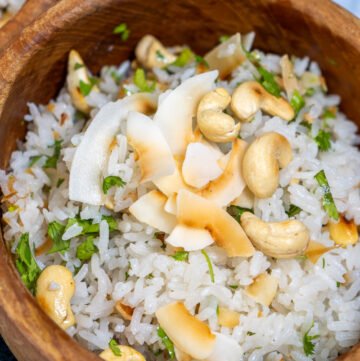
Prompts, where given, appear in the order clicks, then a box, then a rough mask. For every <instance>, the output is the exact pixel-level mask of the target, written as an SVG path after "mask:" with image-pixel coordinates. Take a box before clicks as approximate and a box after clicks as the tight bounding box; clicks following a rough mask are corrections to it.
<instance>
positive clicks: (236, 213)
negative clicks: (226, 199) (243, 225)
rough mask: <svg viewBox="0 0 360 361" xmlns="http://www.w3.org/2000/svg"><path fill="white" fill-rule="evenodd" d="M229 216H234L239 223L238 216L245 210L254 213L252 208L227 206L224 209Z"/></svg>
mask: <svg viewBox="0 0 360 361" xmlns="http://www.w3.org/2000/svg"><path fill="white" fill-rule="evenodd" d="M226 211H227V212H228V213H229V214H230V216H231V217H233V218H235V219H236V220H237V221H238V222H239V223H240V218H241V216H242V215H243V213H245V212H250V213H254V210H253V209H250V208H243V207H239V206H229V207H228V208H227V210H226Z"/></svg>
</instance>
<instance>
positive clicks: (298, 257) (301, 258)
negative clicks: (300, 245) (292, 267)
mask: <svg viewBox="0 0 360 361" xmlns="http://www.w3.org/2000/svg"><path fill="white" fill-rule="evenodd" d="M296 259H297V260H299V261H306V260H307V259H308V256H307V255H306V254H302V255H300V256H297V257H296Z"/></svg>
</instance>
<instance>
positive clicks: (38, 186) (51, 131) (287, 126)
mask: <svg viewBox="0 0 360 361" xmlns="http://www.w3.org/2000/svg"><path fill="white" fill-rule="evenodd" d="M256 54H257V56H258V57H259V58H260V63H261V64H262V66H263V67H265V68H266V69H268V70H269V71H271V72H273V73H275V74H279V73H280V66H279V62H280V56H278V55H274V54H265V53H263V52H261V51H256ZM292 60H293V64H294V69H295V73H296V75H297V76H298V77H301V75H302V74H303V73H304V72H305V71H306V70H309V71H311V72H312V73H314V74H318V75H320V74H321V71H320V69H319V66H318V65H317V64H316V63H314V62H313V61H311V60H310V59H309V58H308V57H305V58H302V59H301V58H292ZM132 72H133V70H132V67H131V63H130V61H125V62H123V63H122V64H120V66H118V67H114V66H105V67H103V68H102V70H101V73H100V83H99V88H100V90H101V91H100V92H99V93H96V92H91V93H90V94H89V95H88V96H87V100H88V102H89V104H91V106H92V107H93V110H92V111H91V117H90V118H93V117H94V115H95V114H96V113H97V112H98V111H99V109H101V107H103V106H104V105H105V104H107V103H108V102H109V101H113V100H115V99H117V96H118V93H119V89H120V87H121V85H120V83H119V82H118V81H117V80H118V79H119V78H122V79H126V78H128V77H129V75H130V74H131V73H132ZM153 73H154V75H155V77H156V79H157V80H158V81H159V82H160V83H163V84H164V83H165V84H168V86H169V87H170V88H175V87H176V86H177V85H179V84H180V83H181V82H183V81H184V80H186V79H188V78H190V77H192V76H193V75H195V73H196V64H195V63H194V62H192V63H190V64H188V65H186V66H184V67H179V68H176V69H174V73H172V74H169V73H168V72H166V71H165V70H162V69H153ZM257 77H258V74H257V70H256V68H255V67H254V66H253V65H252V63H251V62H250V61H249V60H246V61H245V62H244V63H243V64H242V65H240V66H239V67H238V68H237V69H235V70H234V71H233V73H232V76H231V77H230V78H229V80H227V81H218V82H217V86H221V87H224V88H226V89H228V90H229V91H230V92H231V91H232V90H233V89H234V88H235V87H236V86H237V85H238V84H239V83H240V82H243V81H245V80H252V79H256V78H257ZM126 89H127V91H128V92H137V91H138V90H137V88H136V86H135V85H134V84H132V83H129V82H127V84H126ZM305 101H306V105H305V107H304V108H303V109H302V110H301V111H300V113H299V114H298V116H297V117H296V120H295V121H293V122H290V123H286V122H284V121H283V120H282V119H280V118H278V117H271V116H268V115H265V114H263V113H262V112H261V111H258V112H257V113H256V116H255V118H254V120H253V121H252V122H250V123H244V124H242V127H241V130H240V136H241V138H242V139H244V140H245V141H247V142H251V141H252V140H253V139H254V137H257V136H259V135H261V134H264V133H266V132H270V131H274V132H278V133H280V134H282V135H283V136H285V137H286V138H287V139H288V141H289V142H290V144H291V146H292V149H293V155H294V157H293V160H292V161H291V163H290V164H289V165H288V166H287V167H286V168H285V169H283V170H282V171H281V173H280V186H279V188H278V189H277V190H276V192H275V193H274V195H273V196H272V197H271V198H268V199H255V203H254V212H255V214H256V215H257V216H258V217H260V218H262V219H263V220H265V221H282V220H286V219H288V216H287V214H286V207H287V206H288V205H289V204H294V205H297V206H298V207H300V208H301V209H302V211H301V212H300V213H299V214H297V215H296V216H295V219H298V220H301V221H302V222H303V223H304V224H305V225H306V227H307V228H308V229H309V232H310V235H311V240H313V241H316V242H319V243H322V244H323V245H325V246H328V247H330V246H333V245H334V243H333V241H332V240H331V239H330V238H329V232H328V230H327V229H326V228H324V226H323V225H325V224H327V222H328V215H327V213H326V212H325V211H324V209H323V207H322V196H323V194H322V191H321V188H320V187H319V186H318V183H317V182H316V180H315V178H314V175H315V174H316V173H318V172H319V171H320V170H324V171H325V173H326V176H327V179H328V181H329V184H330V188H331V192H332V195H333V197H334V200H335V203H336V206H337V209H338V211H339V213H342V214H344V215H345V216H346V217H347V218H348V219H353V220H354V221H355V223H356V224H359V223H360V194H359V183H360V154H359V151H358V149H357V147H356V145H357V144H359V141H360V138H359V137H358V136H357V135H356V132H357V128H356V126H355V124H354V123H353V122H351V121H350V120H348V119H347V118H346V116H345V115H344V114H343V113H341V112H340V111H337V112H334V117H333V118H329V119H327V120H326V122H327V126H328V128H329V129H330V131H331V133H332V140H331V149H330V150H328V151H326V152H320V151H319V149H318V145H317V143H316V142H315V141H314V137H315V136H316V134H317V133H318V131H319V129H320V128H321V126H322V124H323V122H324V120H323V118H322V114H323V113H324V111H326V109H328V108H331V107H338V106H339V104H340V97H339V96H337V95H329V94H327V93H326V92H325V91H322V90H321V89H320V88H317V89H316V90H315V92H314V93H313V94H311V95H308V96H306V97H305ZM305 112H307V113H310V114H311V117H312V118H313V119H314V121H313V125H312V128H311V132H310V133H309V131H308V129H307V128H306V127H304V126H303V125H302V124H301V123H302V121H303V116H304V114H305ZM25 121H26V122H27V123H28V132H27V134H26V140H25V141H24V142H21V143H19V147H18V150H17V151H14V152H13V154H12V156H11V160H10V168H9V169H8V170H7V171H4V170H1V171H0V185H1V189H2V192H3V194H4V195H5V197H7V196H8V197H7V203H6V204H5V203H4V204H3V212H4V213H3V220H4V221H5V223H6V226H5V227H4V237H5V240H6V241H7V242H8V244H9V246H10V247H11V251H12V252H15V250H16V247H17V244H18V240H19V238H20V236H21V235H22V234H23V233H25V232H28V233H29V235H30V242H31V244H32V245H34V247H35V248H37V247H39V246H40V245H41V244H43V242H44V239H46V235H47V225H48V223H49V222H52V221H54V220H57V221H59V222H63V221H66V220H67V219H68V218H72V217H75V216H76V215H78V214H79V215H80V217H81V219H87V220H89V219H90V220H92V221H93V222H94V223H100V235H99V237H98V238H96V241H95V244H96V245H97V247H98V250H99V251H98V252H97V253H95V254H93V256H92V258H91V260H90V261H89V262H87V263H84V264H82V262H81V261H80V260H79V259H77V258H76V248H77V245H78V244H79V243H80V239H79V237H75V238H72V236H73V234H76V233H77V232H78V230H77V229H69V231H68V232H67V233H66V234H65V235H64V238H66V239H71V247H70V249H69V250H68V251H66V252H65V253H64V254H61V253H55V254H51V255H46V254H42V255H40V256H38V257H37V262H38V264H39V266H40V267H41V268H44V267H45V266H47V265H52V264H63V265H65V266H66V267H67V268H68V269H69V270H71V271H72V272H74V274H75V276H74V277H75V281H76V293H75V296H74V297H73V299H72V310H73V311H74V313H75V317H76V325H75V326H73V327H71V328H70V329H68V330H67V332H68V333H69V334H70V335H72V336H74V337H75V338H76V339H77V340H78V341H79V342H80V343H81V344H83V345H85V346H86V347H87V348H89V349H90V350H94V351H98V350H102V349H105V348H107V347H108V342H109V340H110V339H112V338H113V337H115V338H116V339H117V340H119V342H120V343H121V342H123V343H128V344H130V345H134V347H135V348H137V349H139V350H140V351H142V352H145V353H146V355H147V359H152V358H154V359H157V360H161V359H166V357H167V356H166V352H164V353H161V354H159V352H158V350H159V349H164V346H163V344H162V343H161V341H160V339H159V336H158V335H157V326H158V324H157V320H156V317H155V315H154V313H155V311H156V310H157V308H159V307H160V306H162V305H164V304H166V303H169V302H173V301H180V302H183V303H184V304H185V305H186V307H187V308H188V309H189V310H190V311H191V312H192V313H194V310H195V308H196V307H198V308H197V309H198V313H197V317H198V319H200V320H202V321H204V322H206V323H207V324H208V325H209V326H210V328H211V330H212V331H216V332H222V333H223V334H226V335H230V336H231V337H232V338H233V339H234V340H236V341H237V342H239V344H240V345H241V347H242V348H243V351H244V360H251V361H260V360H267V361H270V360H271V361H280V360H281V359H283V358H285V359H286V360H296V361H307V360H311V359H315V360H329V359H330V360H331V359H334V358H336V356H337V355H338V354H339V353H342V352H344V351H346V350H347V349H348V348H349V347H350V346H352V345H354V344H355V343H357V342H358V340H359V338H360V298H359V297H358V295H359V293H360V277H359V276H360V263H359V262H358V260H359V259H360V245H359V244H358V243H357V244H355V245H352V246H348V247H345V248H336V249H333V250H331V251H329V252H327V253H326V254H324V255H323V256H322V257H320V259H319V260H318V261H317V263H316V264H313V263H311V262H310V261H309V260H308V259H306V258H304V257H300V258H294V259H287V260H276V259H273V258H270V257H266V256H265V255H264V254H262V253H261V252H259V251H256V252H255V254H254V255H253V256H252V257H251V258H248V259H245V258H233V259H229V258H227V257H226V254H225V252H224V250H223V249H221V248H219V247H217V246H216V245H212V246H210V247H208V248H207V249H206V251H207V253H208V254H209V256H210V259H211V262H212V264H213V268H214V274H215V283H212V282H211V279H210V276H209V268H208V265H207V263H206V260H205V258H204V256H203V254H201V252H200V251H195V252H191V253H190V255H189V260H188V262H179V261H176V260H175V259H174V258H172V257H171V252H170V251H169V250H168V249H166V248H165V249H164V247H162V245H163V243H162V241H161V240H159V239H158V238H159V237H157V230H156V229H153V228H151V227H150V226H147V225H145V224H142V223H139V222H138V221H137V220H136V219H135V218H134V217H132V216H131V215H129V213H128V212H127V208H128V207H129V206H130V205H131V204H132V203H133V197H132V195H133V192H134V191H136V192H137V194H138V195H139V196H140V195H142V194H145V193H146V192H147V191H148V190H149V189H151V185H150V186H149V185H146V184H145V185H139V184H138V182H139V178H140V174H139V169H138V167H137V165H136V162H135V156H134V152H133V151H132V150H131V149H129V146H128V144H127V139H126V136H125V134H126V133H125V126H126V124H123V130H122V132H121V133H120V134H118V136H117V138H116V140H117V144H116V147H114V149H113V151H112V153H111V155H110V158H109V162H108V173H109V174H112V175H118V176H121V178H122V179H123V180H124V181H125V182H127V184H126V186H125V187H123V188H117V189H116V194H115V212H110V211H109V210H107V209H106V208H104V207H96V206H90V205H87V204H79V203H76V202H72V201H69V199H68V180H69V169H70V166H71V161H72V157H73V155H74V152H75V150H76V146H77V145H78V144H79V143H80V142H81V138H82V130H83V127H84V124H85V121H86V120H85V119H84V117H83V116H81V115H79V113H78V112H77V111H76V109H75V108H74V106H73V105H72V102H71V99H70V96H69V93H68V91H67V89H66V88H64V89H62V90H61V91H60V94H59V96H58V97H57V98H56V99H55V100H53V101H51V102H50V103H49V104H48V105H46V106H43V105H36V104H32V103H30V104H29V114H28V115H26V116H25ZM56 139H62V140H63V143H62V149H61V157H60V160H59V162H58V166H57V168H56V169H53V170H51V171H49V170H45V169H43V168H42V166H43V162H44V161H41V160H40V161H38V162H37V163H35V164H34V165H33V166H31V167H29V162H30V159H31V157H33V156H37V155H41V154H44V155H52V153H53V148H50V147H49V146H51V145H52V144H53V143H54V141H55V140H56ZM59 179H61V180H63V181H59ZM292 179H298V180H299V182H297V183H294V182H292ZM14 190H15V192H16V193H15V194H14V195H11V194H10V193H11V192H12V191H14ZM9 204H11V206H9ZM103 214H106V215H110V214H112V215H114V217H115V218H116V221H117V226H118V232H112V233H111V235H110V233H109V226H108V224H107V222H106V221H101V215H103ZM72 232H74V233H73V234H71V233H72ZM267 270H271V275H272V276H274V277H276V278H277V279H278V281H279V288H278V291H277V294H276V297H275V299H274V300H273V302H272V304H271V306H270V307H265V306H262V305H260V304H259V303H256V302H255V301H254V300H252V299H251V298H249V297H248V296H247V295H246V294H245V293H244V287H246V286H247V285H249V284H251V283H252V282H253V279H254V278H255V277H256V276H257V275H259V274H261V273H263V272H265V271H267ZM233 285H236V286H237V288H236V287H230V286H233ZM117 300H122V302H123V303H125V304H128V305H129V306H131V307H133V308H134V313H133V317H132V320H131V322H128V321H125V320H124V319H123V318H122V317H121V316H120V315H119V314H117V313H114V305H115V303H116V301H117ZM197 305H199V306H197ZM218 305H220V306H222V307H227V308H229V309H232V310H235V311H237V312H239V313H240V314H241V316H240V324H239V325H238V326H236V327H235V328H233V329H230V328H225V327H220V326H219V325H218V322H217V307H218ZM312 323H313V328H312V329H311V332H310V334H311V335H319V338H318V339H316V340H315V341H314V343H315V352H314V354H313V355H312V356H308V357H307V356H305V354H304V349H303V336H304V334H305V332H307V331H308V330H309V328H310V327H311V325H312ZM155 355H156V356H155Z"/></svg>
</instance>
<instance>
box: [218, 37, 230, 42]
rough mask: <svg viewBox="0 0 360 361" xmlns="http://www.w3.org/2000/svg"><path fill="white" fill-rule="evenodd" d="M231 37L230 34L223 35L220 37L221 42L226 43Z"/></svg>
mask: <svg viewBox="0 0 360 361" xmlns="http://www.w3.org/2000/svg"><path fill="white" fill-rule="evenodd" d="M229 39H230V35H221V36H220V37H219V42H220V43H225V41H227V40H229Z"/></svg>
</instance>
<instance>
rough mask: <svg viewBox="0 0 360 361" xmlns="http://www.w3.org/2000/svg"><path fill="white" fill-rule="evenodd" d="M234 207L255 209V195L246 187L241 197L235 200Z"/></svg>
mask: <svg viewBox="0 0 360 361" xmlns="http://www.w3.org/2000/svg"><path fill="white" fill-rule="evenodd" d="M231 204H232V205H234V206H238V207H242V208H250V209H251V208H253V207H254V195H253V194H252V193H251V191H250V189H249V188H248V187H245V188H244V190H243V191H242V193H241V194H240V195H239V197H237V198H235V199H234V200H233V201H232V202H231Z"/></svg>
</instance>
